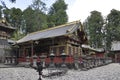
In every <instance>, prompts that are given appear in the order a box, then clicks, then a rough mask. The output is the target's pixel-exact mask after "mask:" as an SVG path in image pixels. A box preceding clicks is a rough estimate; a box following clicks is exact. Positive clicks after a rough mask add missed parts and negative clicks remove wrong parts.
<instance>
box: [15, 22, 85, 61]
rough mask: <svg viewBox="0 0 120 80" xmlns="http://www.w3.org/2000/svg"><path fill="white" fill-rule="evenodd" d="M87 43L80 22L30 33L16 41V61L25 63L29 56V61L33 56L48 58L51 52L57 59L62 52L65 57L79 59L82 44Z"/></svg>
mask: <svg viewBox="0 0 120 80" xmlns="http://www.w3.org/2000/svg"><path fill="white" fill-rule="evenodd" d="M86 43H87V38H86V36H85V32H84V30H83V26H82V24H81V22H80V21H74V22H70V23H67V24H64V25H60V26H56V27H53V28H49V29H45V30H41V31H37V32H33V33H30V34H28V35H26V36H25V37H23V38H22V39H20V40H18V41H17V45H18V46H19V53H18V60H19V62H22V61H26V57H27V56H29V57H30V58H31V61H32V59H33V57H34V55H37V56H39V57H40V56H42V55H45V56H46V57H49V55H50V53H51V52H53V53H54V54H55V56H56V57H59V56H60V55H61V54H62V53H63V52H64V53H65V54H66V55H67V56H73V57H79V56H80V55H81V54H82V48H81V45H82V44H86Z"/></svg>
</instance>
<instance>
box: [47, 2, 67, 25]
mask: <svg viewBox="0 0 120 80" xmlns="http://www.w3.org/2000/svg"><path fill="white" fill-rule="evenodd" d="M66 9H67V4H66V3H65V1H64V0H57V1H56V2H55V3H54V4H53V5H52V7H51V8H50V11H49V13H48V27H53V26H57V25H61V24H64V23H66V22H67V21H68V16H67V13H66Z"/></svg>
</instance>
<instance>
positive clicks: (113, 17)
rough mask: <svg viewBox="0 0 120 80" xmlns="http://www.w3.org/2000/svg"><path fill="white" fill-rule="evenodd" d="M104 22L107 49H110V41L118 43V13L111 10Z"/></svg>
mask: <svg viewBox="0 0 120 80" xmlns="http://www.w3.org/2000/svg"><path fill="white" fill-rule="evenodd" d="M106 22H107V23H106V34H107V35H106V40H107V47H108V49H110V47H111V42H112V41H120V37H119V35H120V11H118V10H115V9H112V10H111V12H110V14H108V16H107V21H106Z"/></svg>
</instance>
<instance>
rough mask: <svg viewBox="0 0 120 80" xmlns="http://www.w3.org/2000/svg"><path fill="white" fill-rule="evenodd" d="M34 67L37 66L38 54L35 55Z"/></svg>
mask: <svg viewBox="0 0 120 80" xmlns="http://www.w3.org/2000/svg"><path fill="white" fill-rule="evenodd" d="M33 67H37V56H36V55H34V56H33Z"/></svg>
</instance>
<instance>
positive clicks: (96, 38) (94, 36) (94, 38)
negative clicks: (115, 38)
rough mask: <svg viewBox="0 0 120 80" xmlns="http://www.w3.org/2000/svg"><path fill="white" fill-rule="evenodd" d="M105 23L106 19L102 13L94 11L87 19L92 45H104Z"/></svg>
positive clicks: (96, 46)
mask: <svg viewBox="0 0 120 80" xmlns="http://www.w3.org/2000/svg"><path fill="white" fill-rule="evenodd" d="M103 24H104V20H103V17H102V16H101V13H100V12H98V11H92V12H91V15H90V16H89V17H88V18H87V20H86V27H87V32H88V36H89V41H90V45H91V46H92V47H94V48H100V47H103V45H102V44H103V43H102V42H103V40H104V38H103V31H102V28H103Z"/></svg>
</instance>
